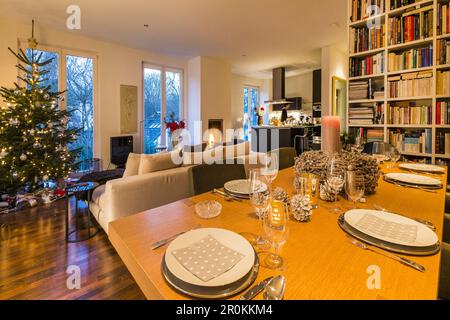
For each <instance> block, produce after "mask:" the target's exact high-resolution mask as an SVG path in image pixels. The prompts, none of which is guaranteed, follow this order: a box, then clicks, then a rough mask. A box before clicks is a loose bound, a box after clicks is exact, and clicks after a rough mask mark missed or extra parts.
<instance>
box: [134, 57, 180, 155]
mask: <svg viewBox="0 0 450 320" xmlns="http://www.w3.org/2000/svg"><path fill="white" fill-rule="evenodd" d="M145 69H153V70H158V71H160V73H161V75H160V81H161V101H160V103H161V114H160V123H161V129H160V136H161V145H163V146H167V145H168V142H169V141H168V137H167V134H166V133H167V130H166V126H165V119H166V111H167V99H166V98H167V85H166V83H167V82H166V73H167V72H173V73H179V74H180V111H179V119H180V120H183V117H184V114H185V110H184V81H185V79H184V69H183V68H179V67H173V66H169V65H164V64H158V63H152V62H145V61H144V62H142V68H141V73H142V75H141V79H142V108H141V119H142V120H141V130H142V137H141V150H142V152H144V150H145V136H144V135H145V128H144V127H143V126H144V123H145V121H146V118H145V82H144V77H145Z"/></svg>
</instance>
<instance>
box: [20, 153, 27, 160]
mask: <svg viewBox="0 0 450 320" xmlns="http://www.w3.org/2000/svg"><path fill="white" fill-rule="evenodd" d="M19 159H20V160H22V161H25V160H27V155H26V154H25V153H22V154H21V155H20V158H19Z"/></svg>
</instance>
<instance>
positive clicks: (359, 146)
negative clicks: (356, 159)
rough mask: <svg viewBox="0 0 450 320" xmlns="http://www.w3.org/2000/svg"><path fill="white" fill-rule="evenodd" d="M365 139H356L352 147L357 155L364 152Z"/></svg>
mask: <svg viewBox="0 0 450 320" xmlns="http://www.w3.org/2000/svg"><path fill="white" fill-rule="evenodd" d="M364 144H365V143H364V139H363V138H361V137H356V138H355V144H354V146H353V147H352V149H353V151H356V152H357V153H361V152H363V151H364Z"/></svg>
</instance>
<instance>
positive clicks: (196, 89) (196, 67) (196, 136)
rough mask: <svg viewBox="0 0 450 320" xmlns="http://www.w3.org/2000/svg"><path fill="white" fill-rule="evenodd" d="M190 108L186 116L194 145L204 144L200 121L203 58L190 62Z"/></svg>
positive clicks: (188, 91) (188, 92)
mask: <svg viewBox="0 0 450 320" xmlns="http://www.w3.org/2000/svg"><path fill="white" fill-rule="evenodd" d="M187 68H188V72H187V73H188V90H187V94H188V107H187V109H188V110H189V112H188V113H187V114H186V116H187V118H186V120H187V123H188V129H189V131H190V134H191V141H192V144H199V143H201V142H202V130H201V127H200V126H199V123H198V121H200V120H201V118H202V113H201V112H202V110H201V104H202V67H201V57H195V58H193V59H190V60H189V61H188V67H187Z"/></svg>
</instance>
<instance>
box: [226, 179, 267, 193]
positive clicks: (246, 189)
mask: <svg viewBox="0 0 450 320" xmlns="http://www.w3.org/2000/svg"><path fill="white" fill-rule="evenodd" d="M260 185H261V192H266V191H267V185H266V184H265V183H262V182H260ZM223 187H224V189H225V190H226V191H228V192H229V193H232V194H237V195H246V196H248V195H249V194H250V180H233V181H228V182H227V183H225V185H224V186H223Z"/></svg>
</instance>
